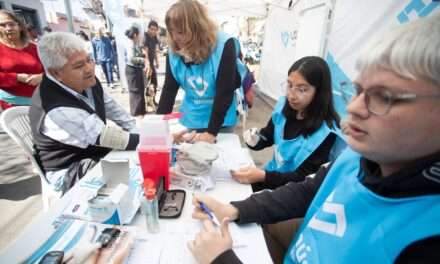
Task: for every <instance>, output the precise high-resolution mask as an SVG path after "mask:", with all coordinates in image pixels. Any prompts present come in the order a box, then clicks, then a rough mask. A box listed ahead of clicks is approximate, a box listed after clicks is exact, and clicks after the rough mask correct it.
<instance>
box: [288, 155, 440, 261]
mask: <svg viewBox="0 0 440 264" xmlns="http://www.w3.org/2000/svg"><path fill="white" fill-rule="evenodd" d="M362 177H363V172H362V171H361V169H360V156H359V154H357V153H355V152H354V151H353V150H351V149H349V148H347V149H346V150H345V151H344V152H343V153H342V154H341V155H340V156H339V158H338V159H337V160H336V161H335V163H334V164H333V166H332V168H331V169H330V171H329V172H328V174H327V176H326V178H325V180H324V182H323V183H322V185H321V188H320V189H319V191H318V193H317V194H316V196H315V198H314V199H313V201H312V203H311V205H310V207H309V210H308V211H307V214H306V217H305V219H304V222H303V225H302V226H301V229H300V231H299V232H298V233H297V235H296V238H295V239H294V240H293V242H292V244H291V245H290V247H289V250H288V253H287V254H286V256H285V258H284V263H364V262H368V263H392V262H394V261H395V260H396V258H397V257H398V256H399V254H400V253H401V252H402V250H403V249H404V248H406V247H407V246H408V245H410V244H412V243H413V242H415V241H418V240H421V239H424V238H427V237H431V236H434V235H439V234H440V224H439V223H440V195H423V196H417V197H407V198H386V197H382V196H379V195H377V194H375V193H373V192H371V191H370V190H369V189H367V188H366V187H365V186H364V185H362V183H361V182H360V179H361V178H362Z"/></svg>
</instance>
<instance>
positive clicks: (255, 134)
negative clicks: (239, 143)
mask: <svg viewBox="0 0 440 264" xmlns="http://www.w3.org/2000/svg"><path fill="white" fill-rule="evenodd" d="M259 132H260V130H259V129H258V128H256V127H253V128H249V129H248V130H246V131H244V132H243V139H244V142H246V144H247V145H248V146H249V147H255V146H256V145H257V144H258V142H259V141H260V133H259Z"/></svg>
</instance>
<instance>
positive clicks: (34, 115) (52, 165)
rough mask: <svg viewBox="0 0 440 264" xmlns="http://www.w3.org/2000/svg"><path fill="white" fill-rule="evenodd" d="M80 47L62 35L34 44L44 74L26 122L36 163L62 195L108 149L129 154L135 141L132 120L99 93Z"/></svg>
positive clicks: (71, 37)
mask: <svg viewBox="0 0 440 264" xmlns="http://www.w3.org/2000/svg"><path fill="white" fill-rule="evenodd" d="M85 47H86V44H85V43H84V41H83V40H82V39H81V38H79V37H77V36H75V35H74V34H71V33H65V32H55V33H50V34H47V35H44V37H43V38H42V39H41V40H40V42H39V45H38V51H39V55H40V58H41V61H42V63H43V66H44V69H45V74H44V77H43V80H42V82H41V84H40V86H39V88H38V89H37V90H36V91H35V92H34V94H33V97H32V106H31V109H30V112H29V118H30V122H31V128H32V134H33V138H34V144H35V146H34V147H35V149H36V157H37V160H38V161H39V163H40V165H41V167H42V169H43V170H44V171H45V174H46V177H47V179H48V180H49V182H50V183H51V184H53V186H54V189H55V190H57V191H62V192H63V193H65V192H66V191H67V190H68V189H69V188H71V187H72V186H73V185H74V184H75V182H76V181H77V180H78V179H80V178H81V177H82V176H84V174H85V173H86V172H87V170H88V169H89V168H91V167H93V165H95V164H96V162H97V161H99V159H100V158H102V157H104V156H105V155H106V154H107V153H108V152H110V151H111V150H112V149H118V150H133V149H135V148H136V146H137V144H138V142H139V135H138V134H134V133H130V132H129V131H131V130H132V129H133V128H135V124H136V123H135V121H134V119H133V118H132V117H131V116H130V115H129V114H128V113H127V112H126V111H125V110H124V109H123V108H122V107H121V106H120V105H118V104H117V103H116V102H115V101H114V100H113V99H112V98H111V97H110V96H109V95H108V94H107V93H106V92H105V91H104V90H103V89H102V86H101V84H100V82H99V81H98V80H97V79H96V77H95V64H94V62H93V59H92V58H90V57H89V55H88V53H87V50H86V48H85ZM107 120H112V121H113V122H114V123H116V124H117V125H118V126H115V125H113V126H112V125H109V124H108V123H107Z"/></svg>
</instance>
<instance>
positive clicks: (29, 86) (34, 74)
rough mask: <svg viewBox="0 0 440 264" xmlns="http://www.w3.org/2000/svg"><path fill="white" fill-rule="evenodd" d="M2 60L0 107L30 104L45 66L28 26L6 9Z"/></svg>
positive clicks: (0, 33)
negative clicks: (27, 28)
mask: <svg viewBox="0 0 440 264" xmlns="http://www.w3.org/2000/svg"><path fill="white" fill-rule="evenodd" d="M0 58H1V60H0V108H2V109H6V108H9V107H11V106H14V105H30V103H31V97H32V93H33V92H34V90H35V88H36V87H37V85H38V84H40V82H41V78H42V75H43V74H42V73H43V66H42V65H41V62H40V59H39V57H38V52H37V46H36V45H35V44H33V43H31V42H30V40H29V37H28V34H27V30H26V26H25V24H24V23H23V22H22V21H21V20H20V19H19V18H18V17H17V16H16V15H15V14H14V13H12V12H10V11H6V10H0Z"/></svg>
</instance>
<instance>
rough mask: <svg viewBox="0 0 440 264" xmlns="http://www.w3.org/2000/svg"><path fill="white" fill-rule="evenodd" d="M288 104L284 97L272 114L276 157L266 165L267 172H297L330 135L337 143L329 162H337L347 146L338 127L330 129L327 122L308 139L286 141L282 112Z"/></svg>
mask: <svg viewBox="0 0 440 264" xmlns="http://www.w3.org/2000/svg"><path fill="white" fill-rule="evenodd" d="M286 103H287V99H286V97H285V96H282V97H281V98H280V99H279V100H278V102H277V104H276V105H275V108H274V111H273V112H272V123H273V124H274V145H275V146H274V155H273V158H272V160H271V161H269V163H268V164H267V165H266V167H265V170H267V171H277V172H289V171H295V170H296V169H297V168H298V167H299V166H300V165H301V164H302V163H303V162H304V161H305V160H306V159H307V158H308V157H309V156H310V155H311V154H312V153H313V151H315V150H316V149H317V148H318V147H319V146H320V145H321V143H322V142H323V141H324V140H325V139H326V138H327V136H328V135H329V134H330V133H334V134H335V135H336V141H335V143H334V144H333V147H332V149H331V151H330V155H329V160H330V161H332V160H335V159H336V158H337V156H338V155H339V153H340V152H341V151H342V150H343V149H344V148H345V146H346V144H345V140H344V138H343V137H342V133H341V131H340V130H339V129H338V128H337V127H336V126H335V128H329V127H328V126H327V123H326V122H322V125H321V127H320V128H319V129H318V130H316V131H315V132H314V133H313V134H312V135H310V136H308V137H306V138H305V137H304V136H303V135H300V136H298V137H296V138H293V139H284V126H285V125H286V117H285V116H284V115H283V113H282V112H283V108H284V105H285V104H286Z"/></svg>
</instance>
